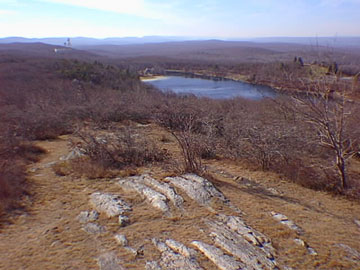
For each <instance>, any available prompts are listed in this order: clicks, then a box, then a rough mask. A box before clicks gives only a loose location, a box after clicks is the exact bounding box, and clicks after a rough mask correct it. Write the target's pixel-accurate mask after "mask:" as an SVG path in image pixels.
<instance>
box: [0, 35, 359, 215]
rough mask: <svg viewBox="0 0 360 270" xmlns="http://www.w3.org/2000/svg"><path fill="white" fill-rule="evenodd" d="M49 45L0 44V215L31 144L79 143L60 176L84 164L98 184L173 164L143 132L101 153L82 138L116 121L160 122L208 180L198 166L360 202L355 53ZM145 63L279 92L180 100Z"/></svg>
mask: <svg viewBox="0 0 360 270" xmlns="http://www.w3.org/2000/svg"><path fill="white" fill-rule="evenodd" d="M54 48H55V47H54V46H50V45H43V44H31V45H23V44H13V45H0V115H1V119H0V122H1V129H0V186H1V189H0V190H1V191H0V200H1V201H2V204H1V209H0V211H1V212H5V211H6V210H8V209H11V208H14V207H16V202H17V200H18V198H20V197H21V195H22V194H24V193H26V171H25V166H26V164H28V163H30V162H34V161H36V160H37V159H38V158H39V157H41V154H42V152H43V150H42V149H40V148H38V147H35V146H34V145H33V142H34V141H36V140H51V139H54V138H56V137H57V136H60V135H62V134H70V133H74V134H76V135H77V136H78V138H79V141H78V142H77V143H79V144H81V146H82V148H83V149H85V150H86V153H87V155H88V156H87V158H86V159H84V160H77V161H74V164H70V165H69V167H67V168H65V169H64V168H61V167H59V168H57V171H58V173H59V174H61V173H79V170H81V169H82V168H84V167H85V168H88V167H86V164H91V167H92V168H97V169H96V170H97V171H96V174H95V175H96V176H97V177H106V174H104V173H103V172H108V171H109V169H126V168H129V167H131V168H132V167H136V166H140V165H142V164H143V163H144V162H149V163H151V162H162V161H164V160H165V159H166V160H168V159H171V156H169V155H168V153H165V152H163V151H162V150H161V149H158V148H157V146H156V144H154V142H152V141H151V139H150V138H148V137H147V136H146V134H143V135H142V136H141V137H140V138H138V139H133V136H132V134H133V132H134V131H133V130H131V129H126V130H124V129H120V130H116V134H118V136H117V137H115V138H107V140H108V142H109V143H108V144H106V146H104V144H99V143H98V142H97V140H96V139H94V138H95V135H93V134H92V133H91V132H87V133H84V132H83V131H80V130H84V127H88V126H91V127H92V128H93V129H95V130H107V129H113V128H114V123H119V122H124V121H125V122H126V121H134V122H137V123H141V124H146V123H156V124H157V125H160V126H162V127H165V128H166V129H167V130H168V131H169V136H173V137H174V138H175V139H176V141H177V142H178V143H179V145H180V147H181V150H182V155H183V164H182V166H181V170H183V171H187V172H197V173H200V174H206V166H204V165H203V162H202V161H203V160H205V159H224V160H234V161H239V162H246V163H248V164H249V166H250V167H251V168H254V170H265V171H267V170H269V171H274V172H277V173H279V174H281V175H283V176H284V178H286V179H288V180H289V181H294V182H296V183H299V184H300V185H303V186H305V187H308V188H313V189H318V190H326V191H329V192H333V193H335V194H339V195H344V196H348V197H351V198H353V199H358V198H359V196H360V171H359V169H358V166H359V162H360V161H359V151H360V142H359V138H360V127H359V125H358V123H359V121H360V119H359V117H360V106H359V102H360V82H359V72H360V51H359V50H357V49H354V50H353V51H349V50H348V49H336V50H335V49H332V50H330V49H329V48H314V47H311V46H303V45H289V44H288V45H286V44H285V45H284V44H262V45H261V46H260V45H258V46H255V45H254V44H247V43H241V44H239V43H232V42H229V43H222V42H218V41H208V42H189V43H181V42H179V43H174V44H163V45H156V44H151V45H134V46H130V45H129V46H102V47H91V48H83V49H86V50H87V51H84V50H75V49H69V50H68V51H67V52H66V53H64V54H62V55H59V54H55V53H54ZM300 59H301V60H300ZM145 68H152V69H153V70H154V73H156V74H164V72H165V71H166V70H169V69H172V70H182V71H186V72H193V73H198V74H207V75H214V76H220V77H227V78H232V79H239V80H244V81H248V82H251V83H257V84H264V85H270V86H273V87H276V88H277V89H279V91H280V92H281V93H283V95H281V97H279V98H277V99H275V100H273V99H263V100H260V101H249V100H245V99H241V98H235V99H231V100H211V99H207V98H197V97H195V96H186V97H184V96H177V95H175V94H171V93H162V92H160V91H159V90H157V89H154V88H152V87H150V86H148V85H146V84H144V83H142V82H141V81H140V80H139V74H141V72H142V71H143V70H144V69H145ZM165 139H166V138H164V140H165ZM80 173H81V172H80Z"/></svg>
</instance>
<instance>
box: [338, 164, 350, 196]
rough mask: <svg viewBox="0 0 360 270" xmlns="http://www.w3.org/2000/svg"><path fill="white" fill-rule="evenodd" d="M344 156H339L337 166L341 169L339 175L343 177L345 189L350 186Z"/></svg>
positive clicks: (342, 183)
mask: <svg viewBox="0 0 360 270" xmlns="http://www.w3.org/2000/svg"><path fill="white" fill-rule="evenodd" d="M345 162H346V161H345V160H344V158H343V157H338V158H337V160H336V166H337V168H338V171H339V175H340V178H341V190H342V191H343V190H345V189H347V188H348V182H347V173H346V164H345Z"/></svg>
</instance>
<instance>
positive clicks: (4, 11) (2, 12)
mask: <svg viewBox="0 0 360 270" xmlns="http://www.w3.org/2000/svg"><path fill="white" fill-rule="evenodd" d="M14 14H16V11H15V10H7V9H0V15H14Z"/></svg>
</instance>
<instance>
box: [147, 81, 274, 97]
mask: <svg viewBox="0 0 360 270" xmlns="http://www.w3.org/2000/svg"><path fill="white" fill-rule="evenodd" d="M144 82H145V83H148V84H151V85H153V86H155V87H157V88H159V89H160V90H162V91H172V92H174V93H177V94H186V93H191V94H194V95H196V96H199V97H209V98H214V99H228V98H234V97H243V98H247V99H261V98H264V97H274V96H275V95H276V92H275V90H274V89H272V88H271V87H268V86H262V85H254V84H249V83H244V82H239V81H231V80H223V81H215V80H207V79H199V78H187V77H182V76H164V77H157V78H154V79H145V80H144Z"/></svg>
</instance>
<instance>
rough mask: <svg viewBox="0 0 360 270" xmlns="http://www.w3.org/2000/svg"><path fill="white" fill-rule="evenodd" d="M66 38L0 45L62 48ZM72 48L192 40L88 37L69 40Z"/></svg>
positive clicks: (13, 40)
mask: <svg viewBox="0 0 360 270" xmlns="http://www.w3.org/2000/svg"><path fill="white" fill-rule="evenodd" d="M67 39H68V38H67V37H49V38H24V37H6V38H0V44H4V43H35V42H36V43H39V42H41V43H46V44H50V45H57V46H63V45H64V43H66V42H67ZM70 40H71V44H72V46H73V47H78V46H97V45H130V44H145V43H162V42H174V41H185V40H193V39H192V38H185V37H162V36H145V37H111V38H104V39H97V38H89V37H73V38H71V37H70Z"/></svg>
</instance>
